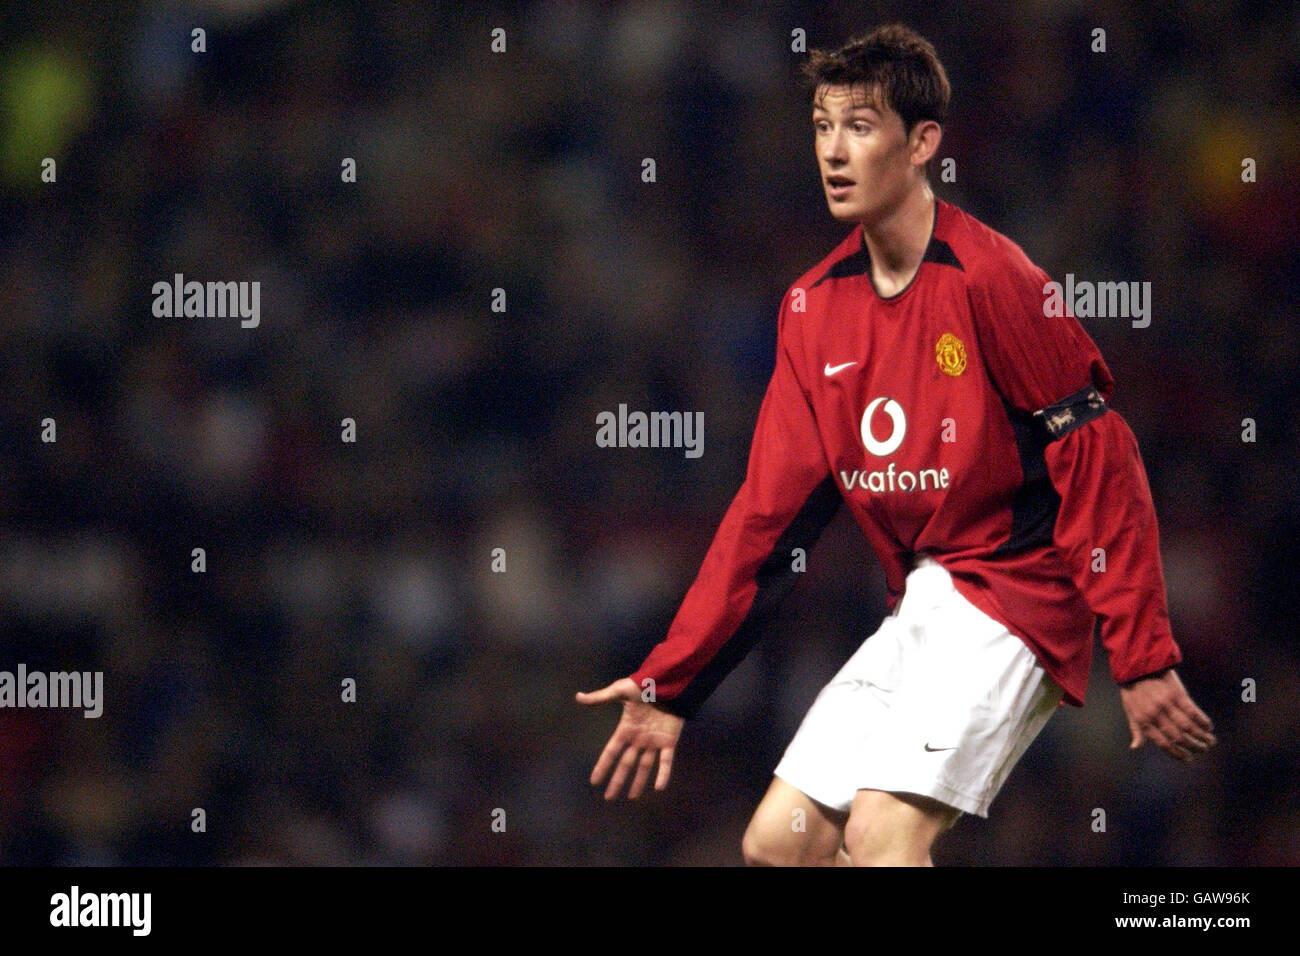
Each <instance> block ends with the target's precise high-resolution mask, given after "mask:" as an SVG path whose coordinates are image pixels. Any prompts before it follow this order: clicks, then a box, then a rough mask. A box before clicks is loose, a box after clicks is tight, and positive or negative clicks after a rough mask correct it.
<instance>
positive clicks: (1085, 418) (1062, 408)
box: [1034, 385, 1110, 441]
mask: <svg viewBox="0 0 1300 956" xmlns="http://www.w3.org/2000/svg"><path fill="white" fill-rule="evenodd" d="M1109 410H1110V406H1109V405H1107V404H1106V400H1105V399H1104V398H1102V397H1101V392H1099V391H1097V389H1096V388H1095V387H1093V386H1092V385H1088V386H1085V387H1084V388H1081V389H1079V390H1078V391H1077V392H1075V393H1074V394H1073V395H1067V396H1066V397H1065V398H1063V399H1061V400H1060V401H1059V402H1053V403H1052V404H1050V405H1048V406H1047V407H1046V408H1042V409H1039V410H1038V411H1036V412H1034V417H1035V418H1036V419H1038V421H1039V422H1041V423H1042V426H1043V427H1044V428H1045V429H1047V433H1048V435H1050V436H1051V438H1050V439H1049V440H1050V441H1056V440H1057V439H1060V438H1064V437H1065V436H1066V435H1068V434H1070V432H1072V431H1074V430H1075V429H1076V428H1082V427H1083V426H1084V425H1086V424H1088V422H1090V421H1092V420H1093V419H1095V418H1101V416H1102V415H1105V414H1106V412H1108V411H1109Z"/></svg>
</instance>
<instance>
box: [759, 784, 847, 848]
mask: <svg viewBox="0 0 1300 956" xmlns="http://www.w3.org/2000/svg"><path fill="white" fill-rule="evenodd" d="M848 817H849V815H848V814H847V813H843V812H841V811H838V810H832V809H831V808H830V807H827V806H824V805H823V804H820V803H818V802H817V801H816V800H814V799H812V797H810V796H808V795H807V794H805V793H804V792H803V791H801V790H799V789H798V788H796V787H794V786H792V785H791V784H789V783H787V782H786V781H784V780H782V779H781V778H780V777H773V778H772V784H771V786H769V787H768V788H767V793H766V794H765V795H764V796H763V799H762V800H761V801H760V802H759V805H758V809H756V810H755V811H754V816H753V817H752V818H751V819H750V821H749V827H748V829H747V830H746V831H745V846H744V851H745V859H746V861H747V862H750V863H758V864H764V863H766V864H768V865H788V866H800V865H815V864H818V863H831V862H834V860H835V858H836V854H837V853H838V852H839V850H840V846H841V844H842V843H843V842H844V825H845V823H846V822H847V821H848Z"/></svg>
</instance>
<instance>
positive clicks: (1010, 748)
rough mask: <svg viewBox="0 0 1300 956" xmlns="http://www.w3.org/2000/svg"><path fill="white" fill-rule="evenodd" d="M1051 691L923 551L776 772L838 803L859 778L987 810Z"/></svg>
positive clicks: (1049, 702)
mask: <svg viewBox="0 0 1300 956" xmlns="http://www.w3.org/2000/svg"><path fill="white" fill-rule="evenodd" d="M1061 696H1062V691H1061V688H1060V687H1059V686H1058V685H1057V683H1056V682H1055V681H1053V680H1052V679H1051V677H1049V676H1048V675H1047V672H1046V671H1044V670H1043V668H1042V665H1040V664H1039V663H1038V660H1037V659H1036V658H1035V657H1034V654H1033V652H1032V651H1030V650H1029V648H1028V647H1026V646H1025V644H1024V642H1023V641H1021V640H1020V638H1018V637H1016V635H1014V634H1012V633H1011V632H1010V631H1008V630H1007V629H1006V628H1005V627H1003V626H1002V625H1001V624H999V623H998V622H997V621H995V620H993V619H992V618H991V617H989V616H988V615H987V614H985V613H984V612H983V611H980V610H979V609H978V608H976V607H975V606H974V605H972V604H971V603H970V602H969V601H967V600H966V599H965V598H964V597H962V596H961V594H959V593H958V591H957V590H956V588H955V587H953V583H952V578H951V576H950V575H949V574H948V572H947V571H946V570H944V568H943V567H942V566H941V565H939V564H938V563H937V562H935V561H934V560H933V559H932V558H928V557H923V558H921V559H920V561H919V563H918V565H917V567H916V568H915V570H913V571H912V572H911V573H910V574H909V575H908V576H907V586H906V591H905V592H904V594H903V598H902V600H901V601H900V602H899V605H898V607H897V609H896V611H895V613H894V614H893V615H891V616H890V617H887V618H885V620H884V622H883V623H882V624H881V625H880V629H879V630H878V631H876V633H875V634H873V635H872V636H871V637H869V638H867V639H866V640H865V641H864V642H863V643H862V646H861V647H860V648H859V649H858V650H857V651H856V652H855V653H854V654H853V656H852V657H850V658H849V660H848V662H847V663H846V664H845V665H844V666H843V667H842V668H841V669H840V672H839V673H838V674H836V675H835V677H834V678H833V679H832V680H831V682H830V683H829V684H827V685H826V686H825V687H824V688H823V689H822V691H821V693H820V694H818V695H817V699H816V700H815V701H813V705H812V707H811V708H810V709H809V711H808V715H807V716H806V717H804V719H803V723H802V724H800V725H799V730H798V732H797V733H796V734H795V736H794V740H792V741H791V742H790V746H789V747H788V748H786V751H785V756H783V757H782V758H781V762H780V763H779V764H778V765H777V767H776V771H775V774H776V776H778V777H780V778H781V779H782V780H784V781H786V782H787V783H789V784H790V785H791V786H793V787H795V788H797V789H799V790H801V791H802V792H803V793H805V794H807V795H808V796H809V797H811V798H812V799H814V800H816V801H817V802H818V803H822V804H825V805H826V806H828V807H831V808H833V809H836V810H840V811H845V812H847V811H848V810H849V808H850V806H851V805H852V803H853V797H854V795H855V794H856V793H857V792H858V791H859V790H885V791H889V792H892V793H915V794H923V795H925V796H929V797H933V798H934V799H936V800H939V801H941V802H942V803H945V804H947V805H949V806H952V807H956V808H958V809H959V810H962V811H964V812H966V813H973V814H976V815H977V816H981V817H987V816H988V810H989V804H990V803H992V802H993V798H994V797H995V796H997V793H998V791H999V790H1000V789H1001V788H1002V784H1003V782H1005V780H1006V779H1007V776H1008V774H1010V773H1011V768H1012V767H1014V766H1015V764H1016V761H1017V760H1019V759H1020V757H1021V755H1022V754H1023V753H1024V752H1025V750H1026V748H1028V747H1029V744H1030V743H1031V742H1032V741H1033V739H1034V738H1035V737H1036V736H1038V732H1039V731H1040V730H1042V729H1043V725H1044V724H1046V723H1047V719H1048V718H1049V717H1051V716H1052V714H1053V713H1055V712H1056V708H1057V705H1058V704H1059V703H1060V700H1061Z"/></svg>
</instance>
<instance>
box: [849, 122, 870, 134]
mask: <svg viewBox="0 0 1300 956" xmlns="http://www.w3.org/2000/svg"><path fill="white" fill-rule="evenodd" d="M870 129H871V126H870V125H869V124H867V123H854V124H853V132H855V133H866V132H869V131H870Z"/></svg>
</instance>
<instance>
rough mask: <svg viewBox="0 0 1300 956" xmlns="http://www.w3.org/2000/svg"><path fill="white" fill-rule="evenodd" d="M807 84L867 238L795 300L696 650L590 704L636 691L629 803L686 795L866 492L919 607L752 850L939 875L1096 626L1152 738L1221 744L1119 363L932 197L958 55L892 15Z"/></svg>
mask: <svg viewBox="0 0 1300 956" xmlns="http://www.w3.org/2000/svg"><path fill="white" fill-rule="evenodd" d="M805 72H806V76H807V79H808V81H809V85H810V87H811V88H812V90H813V103H814V108H813V127H814V130H815V146H816V152H817V160H818V164H819V166H820V171H821V178H822V182H823V184H824V186H825V189H826V199H827V203H828V204H829V206H830V211H831V214H832V215H833V216H834V217H835V218H836V219H837V220H839V221H841V222H844V223H854V224H855V226H854V228H853V231H852V232H851V233H850V234H849V235H848V236H847V237H846V238H845V239H844V241H843V242H841V243H840V244H839V245H838V246H837V247H836V248H835V250H834V251H832V252H831V254H830V255H829V256H827V257H826V258H825V259H824V260H823V261H822V262H821V263H819V264H818V265H817V266H816V267H815V268H814V269H812V270H810V271H809V272H807V273H806V274H805V275H803V276H802V277H801V278H800V279H799V280H798V281H797V282H796V283H795V284H794V285H793V286H792V287H791V288H790V290H789V292H788V293H787V295H786V297H785V299H784V300H783V301H782V304H781V312H780V317H779V320H778V345H777V355H776V368H775V370H774V372H773V374H772V379H771V382H770V384H769V385H768V389H767V393H766V396H765V397H764V399H763V404H762V407H761V409H760V411H759V416H758V424H757V427H756V429H755V433H754V441H753V446H752V449H751V452H750V458H749V466H748V470H747V473H746V476H745V481H744V484H743V485H742V487H741V489H740V491H739V492H738V493H737V495H736V497H735V499H734V500H733V502H732V503H731V507H730V508H729V509H728V511H727V513H726V515H725V517H724V518H723V519H722V524H721V526H720V527H719V529H718V532H717V535H716V537H715V538H714V540H713V543H712V545H711V546H710V548H709V552H708V554H707V555H706V556H705V559H704V564H703V566H702V568H701V569H700V572H699V575H698V577H697V578H696V580H695V582H694V584H693V585H692V586H691V588H690V590H689V591H688V592H687V594H686V598H685V600H684V601H683V603H682V606H681V609H680V611H679V612H678V614H677V616H676V618H675V620H674V621H673V624H672V626H671V627H670V629H669V631H668V635H667V637H666V639H665V640H664V641H663V642H662V643H660V644H659V645H658V646H657V647H655V648H654V650H653V651H652V652H651V653H650V655H649V656H648V657H647V658H646V660H645V662H644V663H643V664H642V665H641V667H640V668H639V669H638V670H637V671H636V672H635V673H634V674H632V675H631V676H630V677H627V678H623V679H622V680H619V681H615V682H614V683H613V684H611V685H609V686H608V687H606V688H604V689H603V690H600V691H596V692H595V693H590V694H582V693H580V694H578V695H577V699H578V701H579V702H580V703H584V704H599V703H604V702H607V701H614V700H619V701H622V702H623V716H622V719H621V720H620V722H619V724H618V727H617V728H616V729H615V731H614V733H613V736H611V737H610V740H609V743H608V744H607V745H606V747H605V749H604V751H603V752H602V753H601V755H600V758H599V760H598V762H597V764H596V767H595V769H594V771H593V772H592V777H591V782H592V783H593V784H599V783H600V782H601V781H602V780H604V778H605V777H606V776H607V775H608V774H609V773H610V771H611V769H612V770H613V776H612V778H611V779H610V782H609V786H608V788H607V789H606V793H605V796H606V797H607V798H608V799H613V798H615V797H617V796H618V794H619V793H620V791H621V790H622V788H623V786H624V784H625V783H626V782H627V781H628V779H629V777H631V778H632V782H631V788H630V790H629V793H628V795H629V797H632V798H636V797H637V796H639V795H640V793H641V792H642V790H643V789H644V787H645V785H646V783H647V782H648V781H649V778H650V775H651V773H652V771H653V770H654V767H655V762H656V757H657V758H658V775H657V777H656V780H655V787H656V789H663V787H664V786H666V785H667V783H668V777H669V773H670V771H671V767H672V758H673V751H674V748H675V746H676V743H677V739H678V736H679V734H680V731H681V727H682V722H683V720H684V719H685V718H686V717H688V716H690V715H692V714H693V713H694V712H695V711H696V710H697V709H698V708H699V706H700V704H701V703H702V702H703V700H704V699H705V697H706V696H707V695H708V694H709V693H710V692H711V691H712V690H713V689H714V688H715V687H716V686H717V685H718V684H719V683H720V682H721V680H722V679H723V677H725V676H726V674H727V673H728V672H729V671H730V670H731V669H732V668H733V667H734V666H735V665H736V664H737V663H738V662H739V660H740V659H741V657H742V656H743V655H744V654H745V652H746V651H747V650H748V648H749V647H750V646H751V645H752V644H753V642H754V640H755V639H756V638H757V637H758V635H759V633H760V631H761V629H762V627H763V625H764V623H765V621H766V620H768V619H769V618H770V617H771V615H772V614H773V612H774V611H775V609H776V607H777V605H778V604H779V602H780V601H781V599H782V598H783V597H784V596H785V595H786V594H787V593H788V592H789V590H790V588H791V587H793V584H794V581H795V574H794V572H793V570H792V556H791V552H792V551H793V549H795V548H805V549H807V548H809V547H810V546H811V545H812V543H813V542H814V541H815V540H816V538H817V536H818V534H819V533H820V532H821V530H822V528H823V527H824V526H825V525H826V523H827V522H828V521H829V520H830V518H831V517H832V515H833V514H834V513H835V511H836V510H837V509H838V507H839V506H840V504H841V502H843V503H846V504H847V506H848V507H849V509H850V511H851V512H852V513H853V516H854V518H855V519H856V520H857V522H858V524H859V525H860V526H861V527H862V530H863V531H864V532H865V534H866V537H867V540H868V541H869V542H870V544H871V546H872V548H873V549H874V550H875V552H876V554H877V556H878V557H879V558H880V560H881V562H882V563H883V565H884V569H885V578H886V581H887V584H888V592H889V593H888V604H889V607H890V609H891V614H890V616H889V617H887V618H886V619H885V620H884V622H883V623H882V624H881V626H880V629H879V630H878V631H877V632H876V633H875V634H874V635H873V636H871V637H870V638H868V639H867V640H866V641H865V642H864V643H863V645H862V646H861V648H860V649H859V650H858V651H857V652H856V653H855V654H854V655H853V656H852V657H851V658H850V659H849V661H848V663H846V664H845V665H844V667H843V669H842V670H841V671H840V672H839V673H838V674H837V675H836V677H835V678H834V679H833V680H832V681H831V682H830V684H828V685H827V686H826V688H825V689H823V691H822V692H821V694H820V695H819V696H818V698H817V700H816V701H815V702H814V704H813V706H812V708H811V709H810V711H809V712H808V715H807V717H806V718H805V719H804V722H803V723H802V725H801V726H800V728H799V731H798V733H797V734H796V735H795V738H794V740H793V741H792V742H791V744H790V746H789V748H788V749H787V751H786V753H785V756H784V757H783V758H782V760H781V762H780V764H779V765H778V766H777V768H776V771H775V779H774V780H773V782H772V785H771V787H770V789H769V790H768V792H767V795H766V796H765V797H764V798H763V800H762V802H761V804H760V805H759V807H758V809H757V811H756V812H755V814H754V817H753V819H752V821H751V822H750V825H749V828H748V830H747V832H746V834H745V839H744V846H743V852H744V856H745V859H746V861H747V862H749V863H753V864H822V865H829V864H835V863H840V864H846V863H851V864H854V865H873V864H875V865H880V864H886V865H928V864H931V858H930V848H931V845H932V844H933V842H934V840H935V838H936V837H937V836H938V835H939V834H940V833H941V832H942V831H943V830H945V829H946V828H947V827H949V826H951V825H952V824H953V823H954V822H955V821H956V819H957V817H958V816H960V815H961V813H963V812H965V813H974V814H978V815H979V816H987V815H988V808H989V805H990V803H991V802H992V800H993V798H994V796H996V794H997V792H998V790H999V789H1000V788H1001V786H1002V784H1003V782H1004V781H1005V779H1006V777H1007V775H1008V774H1009V773H1010V772H1011V769H1012V767H1013V766H1014V765H1015V763H1016V761H1017V760H1018V759H1019V758H1020V756H1021V754H1023V753H1024V751H1025V749H1026V748H1027V747H1028V746H1029V744H1030V742H1031V741H1032V740H1033V739H1034V737H1035V736H1036V735H1037V734H1038V732H1039V731H1040V730H1041V729H1042V727H1043V725H1044V724H1045V723H1046V721H1047V719H1048V718H1049V717H1050V716H1051V715H1052V713H1053V712H1054V711H1055V709H1056V708H1057V706H1058V705H1059V704H1061V703H1062V702H1069V703H1071V704H1073V705H1075V706H1082V704H1083V698H1084V692H1085V689H1086V684H1087V678H1088V671H1089V666H1090V661H1091V656H1092V635H1093V627H1094V623H1095V620H1096V618H1100V620H1101V639H1102V642H1103V643H1104V645H1105V646H1106V648H1107V650H1108V652H1109V654H1110V667H1111V672H1112V674H1113V676H1114V678H1115V680H1116V681H1117V682H1118V683H1119V684H1120V687H1121V690H1120V697H1121V700H1122V702H1123V706H1124V710H1125V713H1126V714H1127V716H1128V722H1129V729H1130V734H1131V742H1130V745H1131V746H1132V747H1137V746H1139V745H1140V744H1141V743H1142V740H1143V738H1144V737H1145V738H1148V739H1150V740H1152V741H1153V742H1154V743H1155V744H1157V745H1158V746H1159V747H1160V748H1161V749H1162V750H1164V751H1165V752H1166V753H1168V754H1169V755H1170V756H1172V757H1175V758H1178V759H1181V760H1190V759H1192V758H1193V757H1194V756H1195V755H1197V754H1199V753H1202V752H1204V751H1205V750H1207V749H1208V748H1209V747H1210V746H1212V745H1213V744H1214V743H1215V738H1214V735H1213V733H1212V729H1213V728H1212V726H1211V723H1210V720H1209V718H1208V717H1206V715H1205V714H1204V713H1202V712H1201V710H1200V709H1199V708H1198V707H1197V706H1196V705H1195V704H1194V703H1193V702H1192V700H1191V699H1190V697H1189V696H1188V695H1187V693H1186V691H1185V690H1184V689H1183V686H1182V683H1181V682H1180V681H1179V679H1178V676H1177V674H1176V673H1175V672H1174V670H1173V666H1174V665H1175V664H1177V663H1179V661H1180V660H1181V659H1182V655H1181V653H1180V651H1179V649H1178V646H1177V645H1176V644H1175V643H1174V640H1173V636H1172V634H1171V632H1170V627H1169V617H1168V612H1167V610H1166V604H1165V592H1164V581H1163V576H1162V572H1161V567H1160V555H1159V547H1158V541H1157V533H1156V519H1155V513H1154V509H1153V506H1152V502H1151V493H1150V490H1149V488H1148V486H1147V481H1146V475H1145V472H1144V470H1143V467H1142V463H1141V459H1140V458H1139V456H1138V450H1137V444H1136V442H1135V440H1134V437H1133V434H1132V432H1131V431H1130V430H1129V428H1128V426H1127V425H1126V424H1125V423H1124V421H1123V420H1122V419H1121V418H1120V416H1119V415H1118V414H1117V413H1115V412H1113V411H1111V410H1109V407H1108V405H1107V400H1108V399H1109V398H1110V396H1111V393H1112V390H1113V384H1114V383H1113V381H1112V379H1111V375H1110V372H1109V371H1108V369H1107V368H1106V365H1105V363H1104V362H1103V361H1102V358H1101V355H1100V354H1099V353H1098V351H1097V348H1096V346H1095V345H1094V344H1093V342H1092V340H1091V339H1090V338H1089V337H1088V335H1087V334H1086V333H1085V332H1084V331H1083V329H1082V328H1081V327H1080V326H1079V324H1078V323H1077V322H1076V321H1075V320H1074V319H1073V318H1070V317H1068V316H1067V317H1064V318H1054V317H1047V316H1046V315H1045V311H1047V310H1045V309H1044V302H1045V294H1046V290H1045V288H1044V287H1045V285H1046V284H1047V282H1048V281H1049V280H1048V277H1047V275H1046V274H1045V273H1044V272H1043V271H1042V270H1041V269H1039V268H1038V267H1037V266H1035V265H1034V264H1033V263H1032V262H1030V261H1029V259H1028V258H1026V256H1025V254H1024V253H1023V252H1022V251H1021V249H1020V248H1019V247H1018V246H1017V245H1015V244H1014V243H1013V242H1011V241H1010V240H1009V239H1007V238H1006V237H1004V236H1002V235H1000V234H999V233H997V232H994V231H993V230H992V229H990V228H989V227H987V226H985V225H983V224H982V223H980V222H978V221H976V220H975V219H974V218H972V217H971V216H969V215H967V214H966V213H964V212H962V211H961V210H959V209H957V208H956V207H955V206H952V205H950V204H948V203H945V202H943V201H941V200H936V198H935V196H934V194H933V193H932V192H931V191H930V186H929V182H928V180H927V176H926V168H927V163H928V162H929V161H930V160H931V159H932V158H933V157H934V155H935V151H936V150H937V149H938V146H939V139H940V136H941V128H940V123H941V122H942V121H943V119H944V114H945V111H946V107H947V103H948V95H949V87H948V80H947V77H946V75H945V73H944V70H943V67H942V65H941V64H940V63H939V60H938V58H937V57H936V55H935V52H934V49H933V47H932V46H931V45H930V44H929V43H928V42H927V41H926V40H924V39H923V38H921V37H920V36H918V35H917V34H916V33H914V32H912V31H911V30H909V29H907V28H906V27H901V26H889V27H882V28H880V29H877V30H875V31H874V32H872V33H870V34H868V35H866V36H865V37H862V38H859V39H856V40H853V41H851V42H849V43H848V44H846V45H845V46H844V47H842V48H841V49H839V50H836V51H834V52H832V53H826V52H823V51H814V52H813V53H812V54H811V55H810V57H809V61H808V63H807V65H806V67H805ZM651 682H653V683H651ZM650 689H652V690H653V695H651V694H650V693H649V692H648V691H649V690H650ZM643 694H644V697H645V698H646V699H643ZM651 697H653V700H651V699H650V698H651ZM797 810H802V811H803V814H802V819H803V820H804V821H805V826H804V828H803V829H802V830H801V829H799V828H796V827H794V826H792V821H793V820H794V819H796V818H799V815H798V814H796V813H795V811H797Z"/></svg>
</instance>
